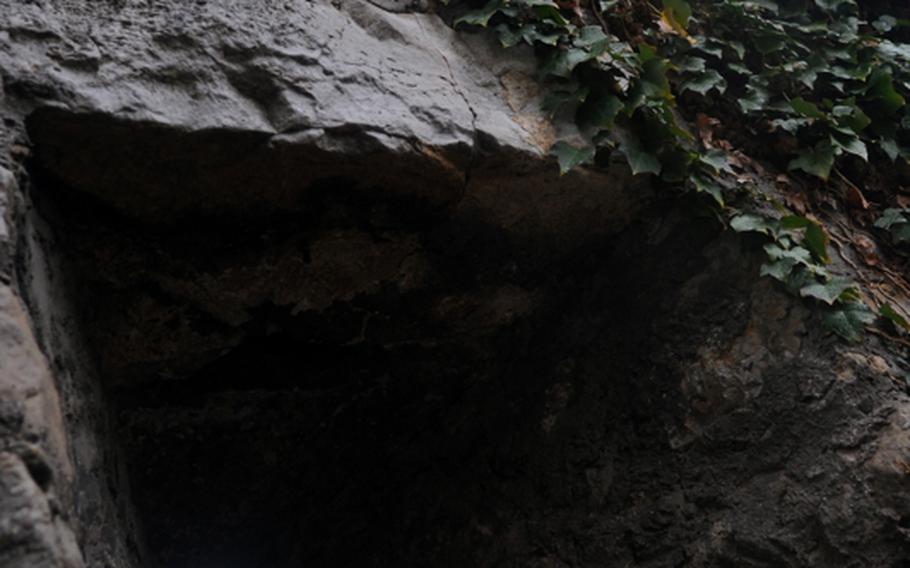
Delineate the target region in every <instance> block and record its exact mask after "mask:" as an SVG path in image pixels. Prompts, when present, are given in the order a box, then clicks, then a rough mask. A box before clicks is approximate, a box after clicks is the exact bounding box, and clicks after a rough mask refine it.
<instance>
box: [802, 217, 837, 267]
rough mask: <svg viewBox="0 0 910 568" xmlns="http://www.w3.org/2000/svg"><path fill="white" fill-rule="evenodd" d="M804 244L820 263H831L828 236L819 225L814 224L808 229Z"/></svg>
mask: <svg viewBox="0 0 910 568" xmlns="http://www.w3.org/2000/svg"><path fill="white" fill-rule="evenodd" d="M803 244H804V245H806V248H807V249H809V250H810V251H812V254H813V255H815V258H817V259H818V260H819V261H821V262H823V263H825V264H829V263H830V262H831V257H830V256H828V235H827V233H825V230H824V229H822V226H821V225H820V224H819V223H812V224H810V225H809V226H808V227H806V236H805V238H804V239H803Z"/></svg>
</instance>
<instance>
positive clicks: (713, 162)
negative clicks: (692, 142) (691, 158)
mask: <svg viewBox="0 0 910 568" xmlns="http://www.w3.org/2000/svg"><path fill="white" fill-rule="evenodd" d="M698 159H699V161H700V162H701V163H703V164H705V165H707V166H709V167H711V168H712V169H713V170H714V172H715V173H720V172H726V173H728V174H733V173H735V172H734V171H733V168H732V167H730V161H729V160H728V159H727V153H726V152H724V151H723V150H718V149H717V148H712V149H710V150H708V151H707V152H705V153H704V154H702V155H701V156H699V158H698Z"/></svg>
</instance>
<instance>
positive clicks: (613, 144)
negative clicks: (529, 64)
mask: <svg viewBox="0 0 910 568" xmlns="http://www.w3.org/2000/svg"><path fill="white" fill-rule="evenodd" d="M453 4H455V2H453ZM456 8H457V9H458V10H459V12H460V15H459V16H458V17H457V18H456V19H455V20H454V25H455V26H456V27H459V26H466V27H483V28H488V29H490V30H492V31H493V32H494V33H495V34H496V36H497V37H498V39H499V41H500V42H501V43H502V45H503V46H504V47H511V46H515V45H518V44H527V45H530V46H532V47H533V48H534V49H535V51H536V53H537V54H538V55H539V57H540V72H541V75H542V77H543V80H544V81H545V82H546V84H547V85H548V95H547V97H546V100H545V102H544V107H545V110H546V111H547V112H549V113H551V115H553V116H555V115H556V114H558V113H559V114H561V115H565V114H570V115H571V116H573V117H574V120H575V122H576V123H577V125H578V127H579V132H580V133H581V136H580V137H577V138H576V139H573V140H565V141H560V142H557V143H556V144H555V145H554V146H553V149H552V153H553V155H554V156H555V157H556V159H557V161H558V164H559V168H560V170H561V172H562V173H566V172H568V171H569V170H571V169H572V168H574V167H576V166H578V165H581V164H585V163H589V162H591V161H593V160H595V159H596V158H597V157H598V155H599V154H601V153H607V152H619V153H621V154H622V155H623V156H624V157H625V160H626V161H627V163H628V165H629V167H630V168H631V170H632V172H633V173H634V174H636V175H638V174H650V175H653V176H655V177H657V178H658V179H660V180H662V182H665V183H666V185H668V186H670V187H673V188H676V189H677V190H681V191H685V192H694V193H698V194H703V195H704V196H705V198H706V199H708V200H710V202H711V204H712V206H713V207H714V208H715V210H716V211H717V213H718V214H719V217H720V218H722V219H723V220H724V221H725V222H726V223H727V225H728V226H729V227H730V228H732V229H733V230H735V231H738V232H754V233H758V234H760V235H763V237H764V238H765V239H766V241H767V242H766V244H765V245H764V250H765V252H766V254H767V261H766V262H765V264H764V265H763V266H762V270H761V272H762V275H766V276H769V277H771V278H774V279H776V280H779V281H780V282H781V283H782V284H783V285H784V286H785V287H786V288H787V289H788V290H789V291H791V292H792V293H794V294H797V295H799V296H802V297H805V298H809V299H811V300H813V301H817V302H820V303H821V304H823V305H825V306H829V309H828V311H827V313H826V322H827V324H828V325H829V326H830V328H831V329H832V330H833V331H834V332H836V333H837V334H838V335H840V336H841V337H843V338H845V339H847V340H850V341H855V340H857V339H858V338H859V337H860V333H861V331H862V329H863V328H864V326H865V325H866V324H869V323H871V322H872V321H873V320H874V319H875V316H874V314H873V312H872V311H870V309H869V307H868V306H867V305H866V303H865V302H864V301H863V299H862V297H863V295H862V293H861V290H860V288H859V287H858V286H857V285H856V284H854V283H853V282H851V281H849V280H845V279H842V278H837V277H836V276H835V275H833V274H832V273H831V272H830V271H829V266H828V265H829V263H830V262H831V259H830V256H829V253H828V244H829V237H828V233H827V232H826V230H825V228H824V227H823V226H822V223H821V222H820V221H819V220H818V219H817V218H816V217H815V216H813V215H812V214H811V213H808V212H807V211H805V210H804V211H793V210H792V207H789V206H788V204H786V203H782V202H780V201H779V200H778V199H776V198H775V195H774V193H773V192H768V191H762V190H761V189H759V188H758V187H757V185H756V184H754V183H750V181H751V180H750V179H749V177H748V176H745V175H743V174H742V171H743V168H744V164H743V162H744V161H750V160H751V158H750V157H749V156H750V155H755V154H756V152H757V153H759V154H762V155H763V157H764V158H766V159H769V160H771V161H775V162H779V163H781V164H782V166H783V169H786V170H788V171H789V172H790V175H792V176H797V177H803V178H807V179H806V181H811V179H816V180H817V181H818V183H824V182H827V181H828V180H829V178H830V177H831V176H832V175H836V176H839V177H841V178H844V176H843V174H842V173H841V172H840V170H839V166H840V165H841V164H842V163H844V162H848V161H850V160H859V161H861V162H870V161H872V162H875V163H876V164H889V163H892V162H896V161H902V160H906V159H907V158H908V157H910V150H908V148H910V105H908V104H907V100H906V97H908V96H910V65H908V64H910V44H908V43H905V42H903V41H902V38H904V37H906V36H907V34H906V31H905V30H906V26H908V24H910V22H907V21H904V20H901V19H898V18H896V17H894V16H892V15H887V14H883V15H878V16H876V17H875V18H874V19H871V18H864V17H863V16H862V13H861V10H860V6H858V5H857V2H856V1H855V0H778V1H775V0H688V1H687V0H663V2H662V3H661V4H660V5H654V4H652V3H650V2H644V1H639V0H590V1H588V0H584V1H582V0H486V1H485V2H483V3H482V4H472V3H469V2H462V3H460V4H459V5H458V6H457V7H456ZM708 112H715V113H717V114H719V115H722V116H723V118H724V119H725V120H726V121H733V122H735V123H736V124H737V126H738V129H739V130H740V131H741V132H754V133H760V135H761V136H760V137H759V138H760V139H761V140H762V145H763V146H762V148H758V149H755V148H753V149H749V148H748V146H749V145H750V141H749V140H744V141H743V142H742V144H740V145H737V146H734V145H733V144H731V143H730V142H729V141H728V140H721V139H718V138H716V137H715V136H714V135H713V134H712V132H713V130H714V127H715V126H716V125H717V123H718V122H719V121H718V120H717V119H715V118H711V117H709V116H708V115H707V113H708ZM751 142H752V144H754V143H755V140H752V141H751ZM769 142H770V144H769ZM741 150H746V151H741ZM756 167H759V166H756ZM844 179H845V180H846V178H844ZM878 226H879V227H881V228H883V229H886V230H891V231H892V233H893V235H894V240H895V241H898V242H902V241H910V214H908V213H907V210H896V209H892V210H889V211H887V212H885V214H884V216H883V218H882V219H881V221H880V222H879V223H878ZM879 314H880V315H883V316H884V317H886V318H888V319H890V320H891V321H892V322H893V323H894V324H895V325H897V326H899V327H902V328H904V329H905V330H906V329H907V322H906V320H905V319H904V318H903V317H901V316H900V315H899V314H897V313H896V312H895V311H894V309H893V308H891V307H890V306H888V305H884V306H880V307H879ZM892 314H893V316H892ZM894 316H896V317H894Z"/></svg>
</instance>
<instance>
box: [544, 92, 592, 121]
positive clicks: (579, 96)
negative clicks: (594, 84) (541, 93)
mask: <svg viewBox="0 0 910 568" xmlns="http://www.w3.org/2000/svg"><path fill="white" fill-rule="evenodd" d="M589 91H590V89H589V88H588V87H580V88H578V89H575V90H574V91H550V92H549V93H547V95H546V96H545V97H544V99H543V103H542V104H541V108H543V110H544V112H546V113H547V114H549V116H550V118H553V116H554V115H555V114H556V113H557V112H558V111H559V109H561V108H562V107H564V106H566V105H578V104H581V103H583V102H585V100H586V99H587V98H588V92H589Z"/></svg>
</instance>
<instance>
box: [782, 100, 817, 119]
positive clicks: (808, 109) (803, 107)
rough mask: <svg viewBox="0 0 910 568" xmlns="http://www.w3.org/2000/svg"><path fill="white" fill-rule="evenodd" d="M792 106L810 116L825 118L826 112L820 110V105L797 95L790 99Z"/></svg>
mask: <svg viewBox="0 0 910 568" xmlns="http://www.w3.org/2000/svg"><path fill="white" fill-rule="evenodd" d="M790 106H791V107H792V108H793V110H795V111H796V112H798V113H799V114H801V115H803V116H805V117H808V118H825V114H824V113H823V112H822V111H820V110H818V107H817V106H816V105H815V104H813V103H810V102H809V101H807V100H804V99H803V98H802V97H796V98H795V99H793V100H791V101H790Z"/></svg>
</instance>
